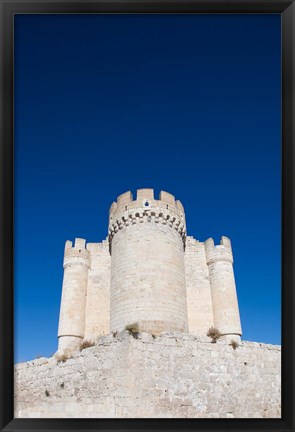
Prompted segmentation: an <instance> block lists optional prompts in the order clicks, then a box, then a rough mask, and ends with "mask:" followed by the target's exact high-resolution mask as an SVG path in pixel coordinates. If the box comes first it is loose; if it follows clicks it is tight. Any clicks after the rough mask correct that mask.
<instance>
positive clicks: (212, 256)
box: [205, 236, 233, 265]
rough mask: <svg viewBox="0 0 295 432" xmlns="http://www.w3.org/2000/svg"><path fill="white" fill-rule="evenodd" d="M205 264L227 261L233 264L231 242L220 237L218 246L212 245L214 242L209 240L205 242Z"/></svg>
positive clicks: (226, 238)
mask: <svg viewBox="0 0 295 432" xmlns="http://www.w3.org/2000/svg"><path fill="white" fill-rule="evenodd" d="M205 248H206V257H207V264H208V265H209V264H212V263H214V262H217V261H228V262H230V263H233V253H232V247H231V241H230V239H229V238H228V237H224V236H222V237H221V240H220V244H219V245H214V240H213V239H212V238H209V239H208V240H206V241H205Z"/></svg>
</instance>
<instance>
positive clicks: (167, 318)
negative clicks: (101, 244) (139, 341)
mask: <svg viewBox="0 0 295 432" xmlns="http://www.w3.org/2000/svg"><path fill="white" fill-rule="evenodd" d="M185 239H186V226H185V215H184V209H183V206H182V204H181V203H180V201H175V198H174V196H173V195H171V194H169V193H167V192H161V193H160V197H159V199H155V198H154V192H153V189H139V190H138V191H137V197H136V200H133V197H132V194H131V192H126V193H124V194H122V195H120V196H119V197H118V199H117V202H114V203H113V204H112V206H111V208H110V215H109V245H110V252H111V293H110V296H111V298H110V300H111V303H110V330H111V331H117V330H122V329H124V327H125V326H126V325H128V324H132V323H138V325H139V327H140V329H141V330H142V331H146V332H150V333H153V334H160V333H161V332H163V331H179V332H187V331H188V318H187V299H186V285H185V269H184V249H185Z"/></svg>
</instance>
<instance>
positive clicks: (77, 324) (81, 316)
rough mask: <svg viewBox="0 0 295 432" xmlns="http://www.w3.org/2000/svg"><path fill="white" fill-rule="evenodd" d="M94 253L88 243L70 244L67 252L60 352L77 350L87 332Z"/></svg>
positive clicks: (62, 299)
mask: <svg viewBox="0 0 295 432" xmlns="http://www.w3.org/2000/svg"><path fill="white" fill-rule="evenodd" d="M89 268H90V253H89V251H88V250H87V249H86V248H85V240H84V239H80V238H76V240H75V245H74V246H73V245H72V242H70V241H67V242H66V245H65V253H64V278H63V285H62V298H61V306H60V316H59V327H58V350H59V351H66V350H73V349H75V348H77V347H78V346H79V344H80V343H81V341H82V339H83V337H84V332H85V309H86V295H87V279H88V270H89Z"/></svg>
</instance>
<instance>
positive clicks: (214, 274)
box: [205, 237, 242, 342]
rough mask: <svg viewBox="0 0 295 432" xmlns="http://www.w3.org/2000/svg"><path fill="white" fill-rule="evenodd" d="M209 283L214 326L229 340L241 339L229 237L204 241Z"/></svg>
mask: <svg viewBox="0 0 295 432" xmlns="http://www.w3.org/2000/svg"><path fill="white" fill-rule="evenodd" d="M205 248H206V257H207V264H208V267H209V277H210V283H211V296H212V306H213V317H214V327H215V328H217V329H218V330H219V331H220V333H221V334H222V335H223V336H224V337H226V338H227V339H230V340H235V341H237V342H239V341H240V339H241V334H242V329H241V321H240V313H239V306H238V299H237V291H236V283H235V277H234V271H233V254H232V248H231V242H230V239H229V238H227V237H221V242H220V245H216V246H215V245H214V240H213V239H212V238H210V239H208V240H207V241H206V242H205Z"/></svg>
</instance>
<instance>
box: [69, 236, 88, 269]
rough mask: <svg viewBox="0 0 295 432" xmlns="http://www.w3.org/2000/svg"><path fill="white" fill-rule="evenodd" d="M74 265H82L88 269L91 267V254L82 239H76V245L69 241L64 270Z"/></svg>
mask: <svg viewBox="0 0 295 432" xmlns="http://www.w3.org/2000/svg"><path fill="white" fill-rule="evenodd" d="M73 265H78V266H79V265H80V266H83V267H85V268H86V269H88V268H89V267H90V253H89V251H88V250H87V249H86V240H84V239H81V238H76V239H75V244H74V246H73V243H72V242H71V241H69V240H68V241H67V242H66V245H65V253H64V263H63V266H64V269H66V268H67V267H71V266H73Z"/></svg>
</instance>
